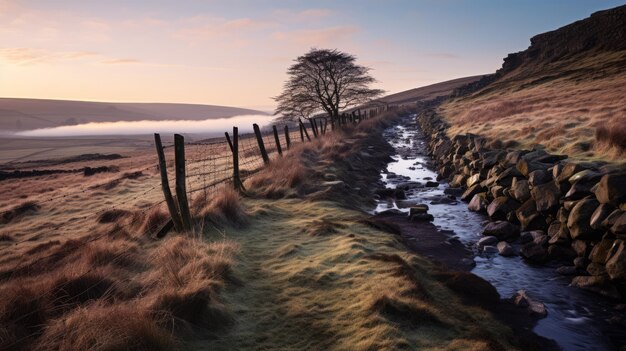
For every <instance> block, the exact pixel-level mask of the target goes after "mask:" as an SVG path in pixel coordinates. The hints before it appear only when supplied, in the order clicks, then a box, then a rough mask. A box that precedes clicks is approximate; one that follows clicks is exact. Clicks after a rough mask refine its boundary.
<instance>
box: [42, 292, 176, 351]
mask: <svg viewBox="0 0 626 351" xmlns="http://www.w3.org/2000/svg"><path fill="white" fill-rule="evenodd" d="M159 322H160V321H159V320H156V319H155V318H154V316H152V315H150V314H148V312H147V311H141V310H138V308H137V306H134V305H133V304H130V303H123V304H116V305H107V304H102V303H96V304H92V305H89V306H86V307H84V308H78V309H76V310H74V311H72V312H71V313H69V314H67V315H66V316H65V317H64V318H63V319H58V320H54V321H52V322H51V323H50V325H49V326H48V327H46V329H45V330H44V333H43V335H42V336H41V338H40V339H41V340H42V341H41V342H40V343H39V344H38V345H37V346H36V347H35V348H34V349H35V350H51V349H54V350H103V351H104V350H137V351H140V350H155V351H158V350H172V349H174V348H175V345H176V344H175V340H174V337H173V336H172V334H171V333H170V332H169V331H167V330H165V329H164V328H162V327H161V326H159Z"/></svg>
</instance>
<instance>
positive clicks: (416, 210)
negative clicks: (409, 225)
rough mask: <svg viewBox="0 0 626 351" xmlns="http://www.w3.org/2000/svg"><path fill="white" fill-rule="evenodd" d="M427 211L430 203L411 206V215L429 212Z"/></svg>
mask: <svg viewBox="0 0 626 351" xmlns="http://www.w3.org/2000/svg"><path fill="white" fill-rule="evenodd" d="M427 212H428V205H425V204H417V205H415V206H413V207H410V208H409V217H410V216H412V215H415V214H418V213H427Z"/></svg>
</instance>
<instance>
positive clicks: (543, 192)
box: [417, 109, 626, 300]
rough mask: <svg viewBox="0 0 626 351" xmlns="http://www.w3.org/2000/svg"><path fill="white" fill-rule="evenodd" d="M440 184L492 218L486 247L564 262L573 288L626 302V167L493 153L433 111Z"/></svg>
mask: <svg viewBox="0 0 626 351" xmlns="http://www.w3.org/2000/svg"><path fill="white" fill-rule="evenodd" d="M417 121H418V123H419V124H420V126H421V128H422V129H423V131H424V133H425V135H426V136H427V138H428V140H429V144H428V149H429V152H430V153H431V156H432V157H433V159H434V162H435V164H436V165H437V171H438V174H439V177H440V178H441V179H447V180H448V181H449V182H450V186H451V187H458V188H462V190H463V195H462V196H461V198H462V200H464V201H466V202H469V205H468V206H469V208H470V209H471V210H472V211H477V212H482V213H485V214H487V215H488V216H489V218H490V220H491V222H490V223H488V224H487V225H486V226H485V229H484V232H483V235H484V236H485V239H484V240H482V241H484V242H487V241H489V242H493V245H496V244H497V248H498V249H499V250H500V251H501V254H510V253H511V246H510V245H509V243H512V242H516V243H517V244H520V245H521V249H520V252H519V253H520V255H522V256H523V257H524V258H525V259H527V260H529V261H532V262H534V263H545V262H548V261H551V262H553V263H558V264H559V265H560V267H559V268H558V269H557V271H558V272H559V273H561V274H564V275H571V276H572V277H573V278H572V285H574V286H578V287H581V288H584V289H588V290H592V291H594V292H597V293H600V294H603V295H605V296H608V297H610V298H614V299H617V300H624V299H626V168H625V167H623V166H615V165H611V164H607V163H603V162H575V161H571V160H568V158H567V156H565V155H556V154H550V153H548V152H546V151H544V150H543V149H541V148H535V149H533V150H507V149H490V148H489V147H487V146H486V145H487V143H486V141H485V139H484V138H482V137H481V136H479V135H474V134H463V135H456V136H454V137H452V138H449V137H448V136H447V134H446V130H447V128H448V125H447V123H446V122H445V121H443V120H442V119H441V118H440V116H439V115H438V114H437V113H436V112H434V110H432V109H429V110H425V111H423V112H421V113H419V114H418V116H417Z"/></svg>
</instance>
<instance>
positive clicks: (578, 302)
mask: <svg viewBox="0 0 626 351" xmlns="http://www.w3.org/2000/svg"><path fill="white" fill-rule="evenodd" d="M384 136H385V139H386V140H387V141H388V142H389V143H390V144H391V145H392V146H393V147H394V148H395V150H396V155H394V156H392V158H393V161H392V162H390V163H389V164H388V166H387V172H391V173H394V174H395V175H394V176H392V177H391V178H390V177H389V173H383V174H382V180H383V182H384V183H385V184H386V186H387V187H388V188H395V187H396V185H397V184H398V183H402V182H419V183H421V184H422V185H423V184H424V183H426V181H428V180H433V179H435V178H436V176H437V174H436V173H435V172H434V171H433V170H432V168H431V167H430V166H429V160H430V158H429V156H428V155H427V151H426V145H425V143H424V136H423V135H422V133H421V131H420V130H419V129H418V127H417V124H416V123H415V116H412V117H411V118H410V119H407V120H405V121H404V123H402V124H401V125H399V126H395V127H391V128H389V129H387V130H386V131H385V133H384ZM399 179H402V180H399ZM446 188H448V184H447V183H442V184H439V185H438V186H436V187H423V186H421V187H418V188H416V189H412V190H411V191H408V192H407V200H404V201H380V202H379V203H378V205H377V207H376V209H375V212H380V211H384V210H387V209H390V208H396V209H397V208H398V207H400V208H399V209H400V210H401V211H407V212H408V208H403V207H407V206H410V204H414V203H425V204H427V205H428V206H429V208H430V209H429V211H428V212H429V213H431V214H433V215H434V217H435V219H434V221H433V223H434V224H435V225H436V226H437V227H439V228H440V229H445V230H452V231H454V234H455V236H456V237H457V238H458V239H459V240H460V241H461V242H463V243H464V244H466V245H467V246H468V247H472V248H473V247H474V244H475V243H476V241H478V239H480V237H481V235H480V232H481V231H482V228H483V226H482V224H481V223H482V222H483V221H485V220H486V219H487V218H486V216H483V215H480V214H478V213H474V212H471V211H469V210H468V209H467V205H466V204H465V203H463V202H460V201H448V200H449V199H448V198H447V196H445V194H444V190H445V189H446ZM446 199H448V200H446ZM442 200H444V201H442ZM475 252H476V251H475ZM474 260H475V262H476V267H475V268H474V269H473V270H472V272H473V273H475V274H477V275H478V276H481V277H482V278H484V279H486V280H487V281H489V282H490V283H491V284H493V285H494V286H495V287H496V289H497V290H498V292H499V293H500V295H501V296H502V297H503V298H508V297H510V296H512V295H513V294H514V293H515V292H516V291H517V290H519V289H526V290H527V291H528V292H529V293H530V294H531V295H532V296H534V297H535V298H537V299H538V300H539V301H541V302H543V303H544V304H545V305H546V307H547V309H548V316H547V317H546V318H544V319H541V320H540V321H539V322H538V324H537V326H536V327H535V329H534V331H535V332H536V333H537V334H539V335H542V336H544V337H547V338H550V339H553V340H555V341H556V342H557V343H558V344H559V346H560V347H561V348H563V349H564V350H610V349H611V346H610V345H609V341H608V340H607V339H608V338H607V336H608V334H611V335H612V338H613V339H614V340H617V341H618V342H621V341H623V340H622V339H623V338H624V336H623V335H622V331H621V330H619V329H617V328H616V327H615V326H610V325H609V324H608V323H607V322H606V319H608V318H609V317H610V316H611V314H610V311H611V310H612V309H613V306H611V303H610V302H609V301H607V300H605V299H603V298H602V297H600V296H598V295H594V294H592V293H589V292H586V291H584V290H582V289H578V288H573V287H570V286H569V278H567V277H563V276H560V275H558V274H556V273H555V271H554V269H555V267H550V266H545V265H543V266H535V265H530V264H527V263H526V262H525V261H524V260H523V259H522V258H521V257H519V256H518V257H502V256H500V255H498V254H482V253H478V252H476V257H474Z"/></svg>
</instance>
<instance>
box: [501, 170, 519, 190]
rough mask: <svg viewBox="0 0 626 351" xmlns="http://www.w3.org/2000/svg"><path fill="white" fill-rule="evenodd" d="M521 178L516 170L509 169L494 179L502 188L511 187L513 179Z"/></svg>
mask: <svg viewBox="0 0 626 351" xmlns="http://www.w3.org/2000/svg"><path fill="white" fill-rule="evenodd" d="M522 176H523V175H522V174H521V173H520V172H519V171H518V170H517V168H515V167H509V168H507V169H505V170H504V171H502V173H500V174H499V175H498V178H497V179H496V183H497V184H498V185H502V186H504V187H509V186H511V183H512V182H513V178H515V177H517V178H520V177H522Z"/></svg>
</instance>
